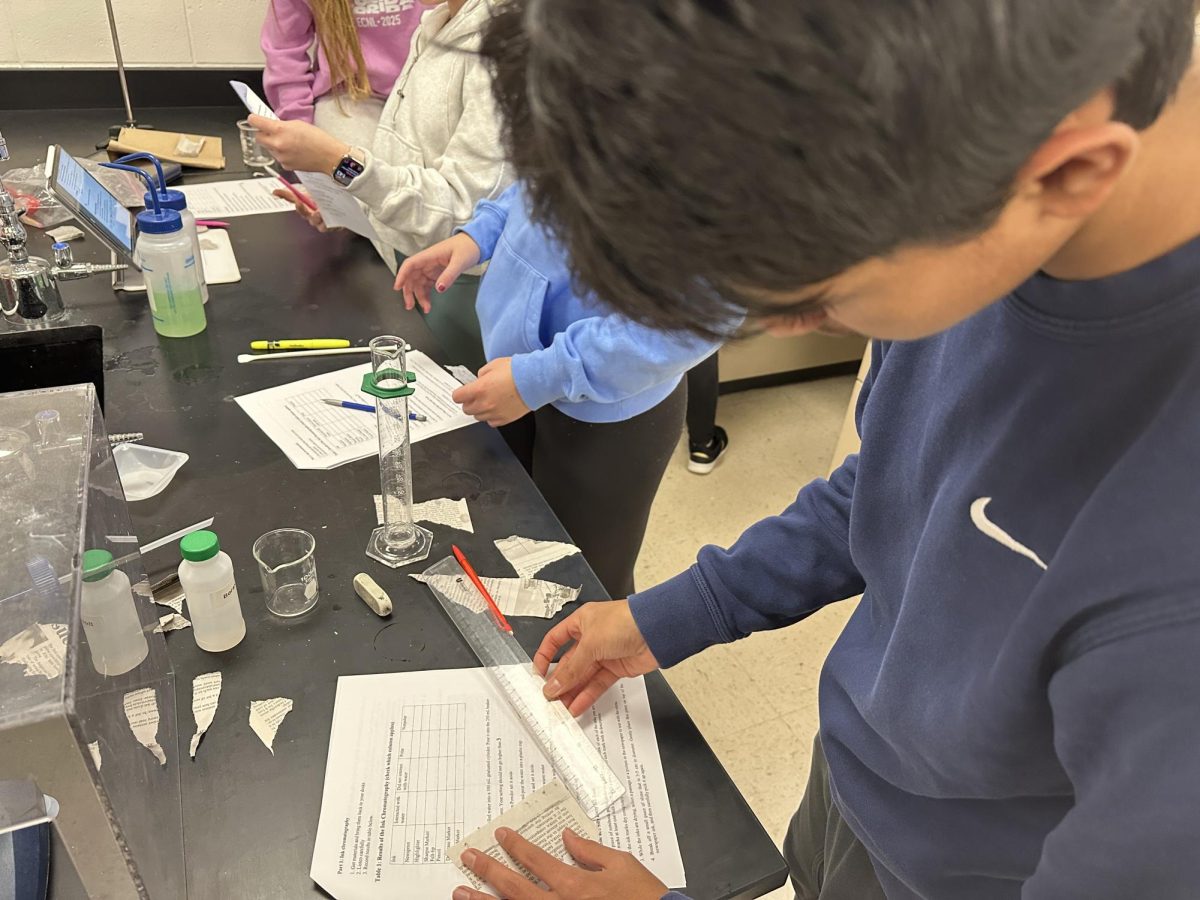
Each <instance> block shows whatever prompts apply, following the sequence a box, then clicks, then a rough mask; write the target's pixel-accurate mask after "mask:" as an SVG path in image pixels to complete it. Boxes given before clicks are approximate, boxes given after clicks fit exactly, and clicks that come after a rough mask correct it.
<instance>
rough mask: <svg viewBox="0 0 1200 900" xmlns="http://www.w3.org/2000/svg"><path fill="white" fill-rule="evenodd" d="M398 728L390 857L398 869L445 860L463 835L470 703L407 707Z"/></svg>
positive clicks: (402, 711) (401, 712)
mask: <svg viewBox="0 0 1200 900" xmlns="http://www.w3.org/2000/svg"><path fill="white" fill-rule="evenodd" d="M399 724H400V727H399V729H398V730H397V733H396V747H395V758H396V765H397V774H396V778H395V784H396V805H395V813H394V815H393V817H392V823H391V850H390V854H389V859H390V860H391V864H392V865H395V866H411V865H421V864H424V863H436V862H444V861H445V860H446V853H445V851H446V848H447V847H450V846H452V845H453V844H456V843H458V842H459V841H460V840H462V837H463V834H464V829H463V810H464V804H465V798H466V735H467V705H466V704H465V703H436V704H427V705H411V706H409V705H406V706H403V707H401V711H400V720H399Z"/></svg>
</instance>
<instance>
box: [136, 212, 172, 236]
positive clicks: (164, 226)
mask: <svg viewBox="0 0 1200 900" xmlns="http://www.w3.org/2000/svg"><path fill="white" fill-rule="evenodd" d="M137 226H138V231H140V232H141V233H142V234H171V233H172V232H174V231H182V230H183V218H182V217H181V216H180V215H179V213H177V212H175V210H173V209H164V210H162V211H161V212H155V211H154V210H151V209H147V210H145V211H144V212H140V213H138V214H137Z"/></svg>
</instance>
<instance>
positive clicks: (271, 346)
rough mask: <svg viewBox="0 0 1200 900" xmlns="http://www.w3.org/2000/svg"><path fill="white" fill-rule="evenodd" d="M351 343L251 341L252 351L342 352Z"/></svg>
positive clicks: (333, 339)
mask: <svg viewBox="0 0 1200 900" xmlns="http://www.w3.org/2000/svg"><path fill="white" fill-rule="evenodd" d="M349 346H350V342H349V341H344V340H342V339H340V338H313V339H311V340H297V341H251V342H250V349H251V350H341V349H343V348H345V347H349Z"/></svg>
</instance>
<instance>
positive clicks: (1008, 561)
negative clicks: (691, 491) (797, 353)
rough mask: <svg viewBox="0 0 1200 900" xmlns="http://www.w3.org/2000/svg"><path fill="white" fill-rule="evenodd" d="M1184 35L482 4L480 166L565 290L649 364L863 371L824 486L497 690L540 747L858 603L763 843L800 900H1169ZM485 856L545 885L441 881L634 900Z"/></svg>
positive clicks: (1185, 869)
mask: <svg viewBox="0 0 1200 900" xmlns="http://www.w3.org/2000/svg"><path fill="white" fill-rule="evenodd" d="M1195 14H1196V6H1195V4H1194V2H1193V0H920V2H917V0H891V2H887V3H881V2H877V0H805V2H803V3H798V2H796V0H756V2H753V3H750V2H732V0H676V2H672V3H645V2H642V0H607V2H605V3H602V4H598V3H596V2H595V0H552V2H551V0H511V2H509V3H506V4H504V5H503V6H502V7H501V8H500V9H499V11H498V18H494V19H493V20H492V24H491V25H490V28H489V33H488V35H487V37H486V38H485V41H484V55H485V57H488V58H489V59H490V61H491V63H492V65H493V70H494V72H495V79H496V80H495V85H496V95H497V97H498V98H499V100H500V106H501V109H502V111H503V113H504V115H505V118H506V119H507V122H508V125H507V129H508V141H509V145H510V146H509V151H510V156H511V158H512V160H513V163H514V165H515V167H516V169H517V173H518V175H519V176H520V177H521V178H522V179H523V183H524V184H525V190H526V193H527V195H528V196H529V197H530V203H531V205H532V206H533V208H534V209H536V210H538V211H539V215H540V217H541V218H542V219H545V220H548V221H549V222H550V223H551V224H552V225H553V226H554V229H555V233H556V235H557V236H559V238H560V239H561V240H562V243H563V245H564V246H565V247H566V250H567V252H568V254H569V256H570V259H571V260H572V264H573V266H574V268H575V271H576V273H577V275H578V276H579V279H580V281H581V283H583V284H587V285H589V286H590V287H591V289H593V290H595V291H596V292H597V294H599V295H600V296H603V297H605V298H608V299H610V301H611V302H612V304H613V305H614V306H615V307H616V308H618V309H620V310H622V311H623V312H624V313H625V314H626V315H628V316H629V317H630V318H633V319H636V320H639V321H642V322H647V323H651V324H657V325H660V326H661V327H663V328H666V329H672V330H677V329H679V328H681V327H690V328H693V329H696V330H700V331H704V330H710V329H711V328H712V327H714V326H715V325H717V324H718V323H720V322H721V320H722V318H723V317H724V316H725V315H727V313H728V310H729V308H730V307H731V306H736V307H749V308H750V309H751V311H752V314H754V315H755V316H758V317H762V318H764V319H766V320H768V321H771V322H773V324H774V325H775V326H776V327H777V328H778V329H780V330H784V331H787V330H791V331H795V332H804V331H807V330H812V329H815V328H821V329H828V330H852V331H856V332H859V333H865V334H868V335H871V336H873V337H875V338H878V339H880V340H879V342H877V343H876V344H875V345H874V349H873V354H872V365H871V371H870V377H869V378H868V379H867V382H866V384H865V385H864V387H863V391H862V399H861V401H860V402H859V405H858V427H859V432H860V434H861V437H862V449H861V452H860V453H858V454H856V455H853V456H850V457H849V458H848V459H846V460H845V462H844V463H843V464H842V465H841V466H840V467H839V468H838V469H837V470H836V471H835V472H834V473H833V475H832V476H831V477H830V478H828V479H818V480H816V481H814V482H812V483H811V484H809V485H807V486H805V487H803V488H802V489H800V491H799V494H798V495H797V494H796V493H795V492H794V491H791V489H790V487H789V486H788V485H787V484H786V479H783V478H781V477H780V476H779V474H778V473H764V475H765V476H766V477H768V478H774V479H777V480H779V484H780V494H781V497H780V509H781V510H782V511H781V512H780V513H779V514H778V515H776V516H772V517H770V518H767V519H764V520H762V521H761V522H758V523H755V524H754V525H752V526H751V527H750V528H749V529H748V530H747V531H746V532H745V533H744V534H743V535H742V536H741V537H740V538H739V539H738V541H737V542H736V543H735V544H733V546H731V547H728V548H721V547H711V546H710V547H705V548H704V549H702V550H701V551H700V554H699V558H698V560H697V562H696V564H695V565H694V566H693V567H692V568H690V569H689V570H688V571H686V572H683V573H681V574H680V575H678V576H676V577H674V578H672V579H670V580H668V581H666V582H664V583H663V584H660V585H658V586H655V587H651V588H649V589H648V590H644V591H642V592H640V593H638V594H635V595H633V596H632V597H630V598H628V599H622V600H614V601H611V602H606V603H590V604H586V605H585V606H583V607H581V608H580V609H579V610H578V611H576V612H575V613H574V614H573V615H571V616H570V617H568V618H567V619H565V620H564V621H563V622H562V623H560V624H558V625H557V626H555V627H554V628H553V629H552V630H551V631H550V633H549V635H548V636H547V640H546V641H545V642H544V643H543V645H542V647H541V648H540V649H539V651H538V653H537V654H536V656H535V659H536V661H537V664H538V665H539V667H540V668H541V669H542V671H545V670H546V666H547V664H548V663H549V661H550V659H552V658H553V656H554V655H555V654H556V653H557V652H558V651H559V650H560V649H561V648H563V647H568V646H569V647H570V648H571V649H570V650H569V651H568V653H569V655H567V656H566V657H565V658H564V659H563V660H562V662H561V663H560V664H559V667H558V669H556V670H555V672H554V676H553V677H552V678H551V679H550V681H549V682H548V683H547V693H548V695H549V696H551V697H559V698H564V699H565V700H566V701H567V702H568V703H569V706H570V708H571V710H572V711H573V712H579V711H580V710H582V709H583V708H585V707H586V706H588V705H589V704H590V703H591V702H593V701H594V700H595V699H596V698H597V697H598V696H599V695H600V694H601V693H603V691H605V690H606V689H607V688H608V687H609V686H611V685H612V684H613V682H614V681H616V679H617V678H619V677H627V676H636V675H640V674H642V673H645V672H649V671H651V670H654V669H657V668H659V667H660V666H671V665H674V664H675V663H677V662H679V661H680V660H682V659H684V658H686V657H688V656H691V655H692V654H695V653H699V652H701V651H703V650H704V648H706V647H709V646H711V645H713V644H720V643H728V642H731V641H736V640H738V639H739V638H743V637H745V636H746V635H748V634H750V633H751V632H755V631H764V630H767V629H775V628H783V627H787V626H792V625H794V623H797V622H799V621H800V620H801V619H804V618H805V617H806V616H809V615H811V614H813V613H814V612H816V611H817V610H819V609H820V608H822V607H823V606H826V605H828V604H831V603H833V602H836V601H839V600H842V599H844V598H847V597H852V596H855V595H857V594H860V593H861V594H862V600H861V602H859V603H858V605H857V607H856V608H855V609H854V610H853V612H852V614H851V615H850V617H849V620H848V622H847V624H846V627H845V629H844V630H843V632H842V634H841V635H840V637H839V638H838V640H837V642H836V643H835V645H834V646H833V648H832V649H831V650H830V652H829V655H828V658H827V659H826V660H825V661H824V666H823V669H822V672H821V678H820V698H819V710H820V731H819V739H818V741H817V742H816V744H815V746H814V752H813V765H812V770H811V773H810V776H809V779H810V780H809V787H808V791H807V793H806V795H805V797H804V799H803V801H802V803H801V806H800V809H799V812H798V813H797V814H796V816H795V818H794V819H793V820H792V826H791V829H790V832H789V834H788V837H787V839H786V841H785V843H784V853H785V855H786V857H787V859H788V862H789V865H790V867H791V872H792V883H793V886H794V888H795V890H796V895H797V896H798V897H799V898H801V900H813V898H820V900H879V898H885V897H886V898H887V900H917V898H920V900H1077V898H1078V900H1085V898H1086V900H1133V898H1138V900H1142V898H1144V900H1195V898H1197V897H1200V853H1197V852H1196V844H1197V835H1200V553H1198V552H1197V548H1198V546H1200V475H1198V472H1197V470H1198V464H1200V179H1198V178H1197V176H1196V173H1197V172H1200V65H1197V64H1195V63H1194V62H1193V57H1192V49H1193V28H1194V24H1195ZM697 284H703V285H706V286H708V287H709V288H710V289H711V290H709V291H707V292H697V291H696V290H695V286H696V285H697ZM789 491H791V492H790V495H789V496H787V497H786V499H785V497H784V494H785V492H789ZM785 506H786V508H784V507H785ZM799 627H803V626H799ZM788 690H789V685H787V684H786V683H780V684H772V685H767V686H764V693H765V696H764V697H763V699H762V702H763V703H764V704H767V705H769V704H770V703H771V698H772V697H773V696H775V695H776V694H780V693H786V692H787V691H788ZM778 765H780V766H784V765H787V763H786V762H785V761H784V760H780V761H779V762H778ZM694 787H695V789H696V790H702V788H703V786H702V785H696V786H694ZM705 824H706V826H707V827H708V829H709V833H710V834H713V833H717V832H719V829H720V826H721V823H711V822H710V823H705ZM679 827H680V829H681V830H686V829H688V828H689V827H696V823H689V822H682V821H681V822H679ZM499 841H500V843H501V845H502V846H503V847H504V849H505V851H506V852H507V853H508V854H509V855H510V856H511V857H512V858H513V859H514V860H516V861H517V862H519V863H521V864H523V865H525V866H526V867H527V868H528V869H529V870H530V871H532V872H533V873H535V874H536V875H538V876H539V877H540V878H541V879H542V880H543V881H544V882H545V883H546V885H547V886H548V887H547V888H546V889H543V887H542V886H540V885H534V884H531V883H530V882H528V881H527V880H525V879H524V878H523V877H521V876H520V875H519V874H518V873H516V872H514V871H512V870H510V869H507V868H505V867H504V866H503V865H501V864H500V863H499V862H497V861H496V860H495V859H492V858H491V857H488V856H487V855H485V854H483V853H480V852H469V853H465V854H464V855H463V860H464V862H465V863H466V864H467V865H468V866H469V867H470V868H471V869H472V871H473V872H474V873H476V874H477V875H478V876H480V877H482V878H483V879H485V880H486V881H488V882H490V883H491V884H492V885H494V886H495V887H496V888H497V891H498V893H499V894H500V895H501V896H503V897H505V898H507V900H555V898H562V900H565V898H572V900H579V898H587V900H607V898H620V900H658V898H659V897H661V896H662V895H663V893H664V891H665V888H666V886H665V885H663V884H662V883H661V882H660V881H658V880H657V879H656V878H655V877H654V875H653V874H652V873H650V872H648V871H647V870H646V869H645V868H644V867H643V866H641V865H640V864H639V863H637V862H636V861H635V860H634V859H633V858H632V857H631V856H629V855H628V854H623V853H618V852H616V851H615V850H612V849H607V848H604V847H601V846H599V845H597V844H593V843H591V842H587V841H583V840H582V839H580V838H578V837H575V836H571V835H568V836H567V837H566V838H565V841H566V849H567V850H568V851H570V853H571V854H572V856H574V857H575V859H576V860H578V861H580V862H581V863H583V864H584V867H582V868H580V867H575V866H568V865H566V864H564V863H562V862H560V861H559V860H558V859H555V858H553V857H551V856H549V855H548V854H546V853H544V852H541V851H538V850H537V849H536V848H534V847H532V846H531V845H530V844H529V843H528V842H527V841H524V840H523V839H522V838H521V837H520V836H519V835H515V834H514V833H512V832H511V831H507V830H505V831H503V833H502V834H500V836H499ZM672 887H676V885H672ZM694 887H696V888H697V889H698V891H699V892H700V893H702V894H703V896H711V895H713V894H715V893H718V892H719V891H720V890H721V886H719V885H711V884H710V885H694ZM453 896H454V898H455V900H481V898H483V897H484V896H485V895H484V894H483V893H482V892H477V891H474V890H472V889H471V888H469V887H467V886H463V887H460V888H457V889H456V890H455V891H454V894H453Z"/></svg>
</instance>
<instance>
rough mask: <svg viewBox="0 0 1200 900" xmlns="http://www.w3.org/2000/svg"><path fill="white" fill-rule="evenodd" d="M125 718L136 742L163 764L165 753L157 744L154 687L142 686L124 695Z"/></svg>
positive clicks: (156, 696) (156, 708)
mask: <svg viewBox="0 0 1200 900" xmlns="http://www.w3.org/2000/svg"><path fill="white" fill-rule="evenodd" d="M125 718H126V719H128V720H129V730H130V731H132V732H133V736H134V737H135V738H137V740H138V743H139V744H141V745H142V746H143V747H145V748H146V749H147V750H149V751H150V752H151V753H153V754H154V758H155V759H157V760H158V764H159V765H160V766H165V765H166V764H167V754H165V753H163V748H162V747H160V746H159V745H158V695H157V694H155V693H154V688H142V689H141V690H138V691H130V692H129V693H128V694H126V695H125Z"/></svg>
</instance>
